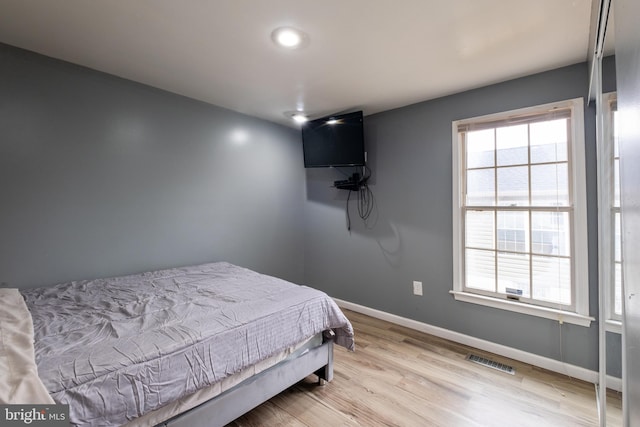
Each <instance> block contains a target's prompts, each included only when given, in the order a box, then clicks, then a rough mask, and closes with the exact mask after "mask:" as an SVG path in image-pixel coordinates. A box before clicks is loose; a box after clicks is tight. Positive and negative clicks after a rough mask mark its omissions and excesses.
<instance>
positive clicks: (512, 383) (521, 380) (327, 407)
mask: <svg viewBox="0 0 640 427" xmlns="http://www.w3.org/2000/svg"><path fill="white" fill-rule="evenodd" d="M345 314H346V315H347V317H348V318H349V319H350V320H351V322H352V324H353V326H354V329H355V332H356V351H355V352H348V351H346V350H345V349H344V348H342V347H337V346H336V347H335V349H336V350H335V364H334V380H333V381H332V382H331V383H329V384H327V385H325V386H318V385H316V383H315V381H316V378H315V377H314V376H311V377H309V378H307V379H305V380H304V381H302V382H300V383H298V384H297V385H295V386H294V387H292V388H290V389H289V390H287V391H285V392H283V393H281V394H279V395H278V396H275V397H274V398H272V399H271V400H269V401H268V402H266V403H264V404H262V405H261V406H259V407H257V408H255V409H254V410H253V411H251V412H249V413H247V414H245V415H244V416H242V417H241V418H239V419H238V420H236V421H234V422H233V423H231V424H229V426H228V427H232V426H235V427H239V426H310V427H315V426H323V427H324V426H332V427H333V426H382V425H397V426H446V427H454V426H465V427H466V426H500V427H502V426H509V427H510V426H535V427H542V426H549V427H559V426H597V425H598V414H597V407H596V398H595V388H594V385H593V384H590V383H586V382H583V381H580V380H576V379H572V378H569V377H567V376H563V375H559V374H556V373H553V372H550V371H546V370H544V369H540V368H536V367H533V366H531V365H527V364H524V363H520V362H517V361H514V360H511V359H506V358H504V357H500V356H497V355H493V354H491V353H487V352H483V351H481V350H476V349H472V348H470V347H467V346H464V345H460V344H456V343H453V342H451V341H447V340H444V339H441V338H437V337H434V336H431V335H427V334H424V333H421V332H417V331H414V330H411V329H407V328H404V327H402V326H397V325H394V324H392V323H388V322H385V321H382V320H378V319H374V318H371V317H368V316H365V315H362V314H359V313H355V312H352V311H346V310H345ZM469 352H473V353H474V354H477V355H479V356H483V357H487V358H490V359H492V360H495V361H498V362H500V363H504V364H506V365H509V366H513V367H514V368H516V374H515V375H510V374H506V373H502V372H499V371H496V370H494V369H490V368H486V367H483V366H479V365H477V364H474V363H471V362H469V361H467V360H465V357H466V355H467V354H468V353H469ZM607 400H608V405H607V414H608V417H607V418H608V425H609V426H620V425H621V424H622V423H621V409H620V408H621V399H620V395H619V394H618V393H616V392H613V391H610V392H609V395H608V399H607Z"/></svg>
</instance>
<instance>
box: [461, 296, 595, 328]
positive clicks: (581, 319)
mask: <svg viewBox="0 0 640 427" xmlns="http://www.w3.org/2000/svg"><path fill="white" fill-rule="evenodd" d="M449 292H450V293H451V294H453V297H454V298H455V299H456V300H457V301H464V302H469V303H472V304H480V305H484V306H487V307H493V308H499V309H502V310H507V311H513V312H516V313H522V314H528V315H530V316H537V317H543V318H545V319H551V320H555V321H557V322H566V323H571V324H574V325H579V326H584V327H589V326H591V322H593V321H595V320H596V319H595V318H593V317H590V316H584V315H581V314H577V313H573V312H570V311H563V310H557V309H554V308H548V307H540V306H535V305H531V304H523V303H519V302H515V301H508V300H502V299H498V298H491V297H486V296H483V295H476V294H471V293H468V292H460V291H449Z"/></svg>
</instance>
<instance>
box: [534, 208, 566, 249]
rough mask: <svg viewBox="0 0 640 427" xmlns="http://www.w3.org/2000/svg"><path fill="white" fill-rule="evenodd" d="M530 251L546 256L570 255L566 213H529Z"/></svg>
mask: <svg viewBox="0 0 640 427" xmlns="http://www.w3.org/2000/svg"><path fill="white" fill-rule="evenodd" d="M531 251H532V252H533V253H537V254H546V255H563V256H569V255H571V244H570V240H569V213H568V212H532V213H531Z"/></svg>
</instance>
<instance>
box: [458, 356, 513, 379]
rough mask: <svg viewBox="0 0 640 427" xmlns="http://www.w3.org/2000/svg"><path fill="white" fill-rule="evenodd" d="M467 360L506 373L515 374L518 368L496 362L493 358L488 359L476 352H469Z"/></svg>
mask: <svg viewBox="0 0 640 427" xmlns="http://www.w3.org/2000/svg"><path fill="white" fill-rule="evenodd" d="M467 360H469V361H470V362H473V363H477V364H478V365H482V366H486V367H487V368H493V369H497V370H498V371H500V372H504V373H506V374H511V375H515V373H516V370H515V368H512V367H511V366H508V365H505V364H502V363H499V362H495V361H493V360H491V359H486V358H484V357H480V356H476V355H475V354H468V355H467Z"/></svg>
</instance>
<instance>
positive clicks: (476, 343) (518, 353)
mask: <svg viewBox="0 0 640 427" xmlns="http://www.w3.org/2000/svg"><path fill="white" fill-rule="evenodd" d="M334 301H335V302H336V303H337V304H338V306H339V307H341V308H344V309H346V310H351V311H355V312H357V313H362V314H366V315H367V316H371V317H374V318H376V319H380V320H385V321H387V322H390V323H394V324H396V325H400V326H404V327H407V328H410V329H414V330H416V331H420V332H424V333H427V334H430V335H434V336H436V337H440V338H444V339H447V340H449V341H453V342H457V343H459V344H464V345H468V346H469V347H474V348H477V349H480V350H484V351H488V352H491V353H494V354H498V355H500V356H504V357H508V358H510V359H514V360H518V361H520V362H524V363H528V364H530V365H534V366H538V367H540V368H544V369H548V370H550V371H553V372H557V373H560V374H563V375H568V376H570V377H573V378H577V379H580V380H583V381H587V382H590V383H593V384H597V382H598V373H597V372H596V371H592V370H590V369H586V368H582V367H580V366H576V365H571V364H568V363H564V362H560V361H559V360H555V359H550V358H548V357H544V356H539V355H537V354H533V353H529V352H527V351H523V350H518V349H517V348H513V347H507V346H506V345H502V344H496V343H494V342H491V341H486V340H483V339H480V338H475V337H472V336H469V335H465V334H461V333H459V332H454V331H450V330H448V329H444V328H440V327H438V326H433V325H429V324H428V323H423V322H418V321H417V320H412V319H407V318H406V317H401V316H397V315H395V314H391V313H387V312H384V311H380V310H376V309H374V308H369V307H365V306H363V305H359V304H354V303H352V302H349V301H343V300H340V299H337V298H334ZM607 387H608V388H610V389H612V390H616V391H622V380H621V379H620V378H617V377H613V376H611V375H607Z"/></svg>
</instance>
